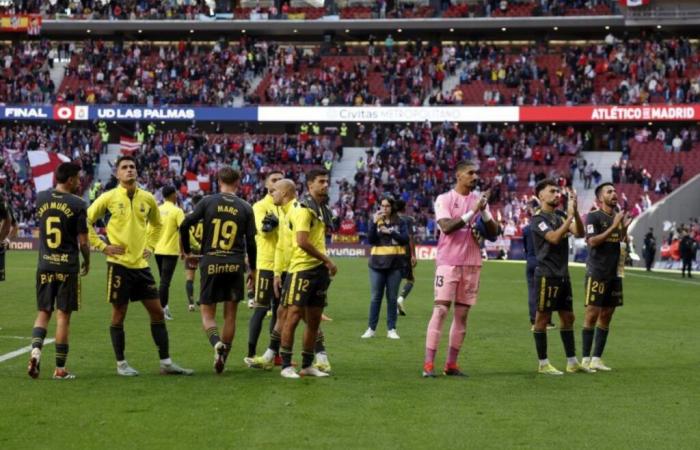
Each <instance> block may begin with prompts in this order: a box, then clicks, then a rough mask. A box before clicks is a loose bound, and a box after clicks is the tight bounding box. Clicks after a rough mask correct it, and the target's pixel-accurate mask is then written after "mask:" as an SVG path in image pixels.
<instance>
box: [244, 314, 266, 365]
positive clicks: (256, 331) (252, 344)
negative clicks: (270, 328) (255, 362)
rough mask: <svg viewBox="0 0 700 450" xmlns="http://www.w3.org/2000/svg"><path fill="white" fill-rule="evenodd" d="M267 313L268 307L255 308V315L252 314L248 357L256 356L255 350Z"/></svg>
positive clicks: (249, 327) (249, 328) (249, 326)
mask: <svg viewBox="0 0 700 450" xmlns="http://www.w3.org/2000/svg"><path fill="white" fill-rule="evenodd" d="M266 314H267V308H255V310H254V311H253V315H252V316H250V324H249V325H248V357H249V358H252V357H253V356H255V350H256V347H257V346H258V339H259V338H260V332H261V331H262V323H263V320H264V319H265V315H266Z"/></svg>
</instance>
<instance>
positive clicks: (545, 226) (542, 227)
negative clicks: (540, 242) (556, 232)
mask: <svg viewBox="0 0 700 450" xmlns="http://www.w3.org/2000/svg"><path fill="white" fill-rule="evenodd" d="M539 227H540V230H541V231H547V230H548V229H549V227H548V226H547V224H546V223H544V222H540V225H539Z"/></svg>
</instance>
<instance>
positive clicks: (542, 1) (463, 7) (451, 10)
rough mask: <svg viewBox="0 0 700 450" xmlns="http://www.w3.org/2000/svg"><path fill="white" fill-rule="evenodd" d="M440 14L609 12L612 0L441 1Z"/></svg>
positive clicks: (450, 15) (480, 15) (445, 15)
mask: <svg viewBox="0 0 700 450" xmlns="http://www.w3.org/2000/svg"><path fill="white" fill-rule="evenodd" d="M442 3H443V9H445V12H444V13H443V17H517V16H535V17H539V16H569V15H575V16H583V15H603V14H613V13H615V12H616V11H617V5H616V2H615V1H614V0H530V1H527V0H480V1H479V2H476V3H475V4H472V5H470V4H467V3H465V2H450V1H443V2H442Z"/></svg>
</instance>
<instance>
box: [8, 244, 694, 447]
mask: <svg viewBox="0 0 700 450" xmlns="http://www.w3.org/2000/svg"><path fill="white" fill-rule="evenodd" d="M7 256H8V260H7V281H5V282H4V283H3V284H0V288H1V290H0V292H1V293H0V327H2V330H0V355H4V354H7V353H9V352H11V351H14V350H17V349H19V348H20V347H24V346H26V345H29V343H30V339H29V338H28V337H29V336H30V334H31V327H32V323H33V319H34V314H35V312H34V310H35V300H34V271H35V268H36V254H34V253H30V252H14V253H8V255H7ZM337 262H338V265H339V269H340V271H339V274H338V276H337V277H336V279H335V281H334V283H333V285H332V288H331V291H330V298H329V303H330V306H329V308H328V310H327V312H328V314H329V315H330V316H332V317H333V319H334V321H333V322H330V323H324V328H325V333H326V336H327V345H328V350H329V355H330V358H331V362H332V364H333V369H334V372H335V374H334V376H333V377H331V378H327V379H302V380H285V379H282V378H281V377H280V376H279V372H278V371H277V370H275V371H272V372H260V371H256V370H252V369H248V368H246V367H245V366H244V365H243V363H242V358H243V356H245V354H244V353H245V346H246V341H247V332H248V325H247V323H248V317H249V315H250V314H249V310H248V309H247V308H246V307H245V306H244V305H241V308H240V309H239V312H240V317H239V321H238V325H239V329H238V333H237V337H236V340H235V342H234V349H233V351H232V353H231V358H229V364H228V366H227V370H226V372H224V374H223V375H220V376H216V375H215V374H214V373H213V371H212V368H211V366H212V360H213V356H212V355H213V352H212V350H211V347H210V346H209V343H208V341H207V339H206V337H205V334H204V332H203V331H202V330H201V327H200V324H199V315H198V313H188V312H187V311H186V308H185V303H186V302H185V295H184V281H183V276H182V270H181V267H180V266H179V267H178V271H177V275H176V278H175V280H174V285H173V288H172V294H171V304H172V305H173V306H171V308H172V310H173V315H174V317H175V320H173V321H171V322H168V328H169V331H170V338H171V353H172V357H173V359H174V360H175V361H176V362H178V363H180V364H182V365H183V366H185V367H191V368H194V369H195V371H196V373H195V376H193V377H163V376H160V375H158V360H157V352H156V349H155V346H154V344H153V342H152V340H151V336H150V332H149V325H148V320H147V315H146V313H145V311H144V310H143V308H142V307H141V306H140V305H138V304H134V305H132V307H131V311H130V312H129V316H128V318H127V321H126V327H125V328H126V333H127V334H126V337H127V358H128V359H129V362H130V363H131V365H132V366H134V367H135V368H137V369H139V370H140V371H141V376H140V377H137V378H133V379H125V378H121V377H118V376H117V375H116V373H115V364H114V357H113V353H112V348H111V344H110V339H109V332H108V326H109V305H108V304H107V303H106V300H105V264H104V261H103V259H102V258H101V257H100V256H99V255H95V256H94V262H93V265H92V272H91V274H90V275H89V276H88V278H87V279H84V282H83V309H82V310H81V311H80V312H79V313H77V314H76V315H75V316H74V319H73V324H72V336H71V342H70V355H69V360H68V367H69V368H70V369H71V370H72V371H74V372H75V373H76V374H77V375H78V379H76V380H74V381H68V382H64V381H54V380H51V378H50V375H51V373H52V371H53V357H54V346H53V345H47V346H46V347H45V351H44V358H43V360H42V361H43V371H42V374H41V377H40V379H38V380H31V379H30V378H29V377H28V376H27V375H26V372H25V370H26V362H27V357H28V355H27V354H24V355H21V356H19V357H16V358H13V359H10V360H7V361H5V362H2V363H0V400H1V403H0V405H1V408H2V409H1V412H0V417H1V420H0V449H16V448H49V447H51V448H91V449H92V448H119V449H122V448H129V447H131V448H149V449H150V448H234V447H242V446H244V447H246V448H272V447H281V448H331V447H335V448H382V449H385V448H447V447H451V448H477V449H480V448H611V449H613V448H614V449H618V448H633V449H639V448H673V449H680V448H688V449H690V448H698V447H699V446H700V431H698V424H699V423H700V412H699V411H700V408H699V407H698V401H699V400H700V384H699V382H698V362H699V359H700V353H699V352H698V317H699V315H698V311H699V304H698V301H700V295H699V294H700V283H699V282H697V281H683V280H681V279H680V276H679V275H666V274H651V275H649V274H646V273H630V274H629V275H628V276H627V278H626V279H625V288H624V289H625V307H624V308H622V309H621V310H620V311H619V312H618V315H616V317H615V320H614V322H613V327H612V329H611V334H610V338H609V340H608V346H607V349H606V355H605V356H606V357H605V360H606V362H607V363H608V364H609V365H610V366H612V367H613V368H614V371H613V372H611V373H598V374H592V375H588V374H575V375H565V376H563V377H557V378H552V377H545V376H540V375H537V374H536V373H535V368H536V356H535V349H534V343H533V340H532V336H531V333H530V331H529V323H528V321H527V312H526V311H527V305H526V289H525V282H524V279H523V275H524V267H523V266H522V265H520V264H510V263H497V262H488V263H486V265H485V266H484V269H483V272H482V281H481V293H480V297H479V303H478V305H477V307H476V308H475V309H474V310H473V311H472V313H471V314H472V315H471V318H470V321H469V326H468V333H467V340H466V344H465V347H464V349H463V353H462V354H461V356H460V364H461V366H462V368H463V369H465V370H466V371H467V372H468V373H469V375H470V377H469V378H468V379H452V378H450V379H448V378H446V377H439V378H438V379H422V378H421V377H420V370H421V365H422V358H423V345H424V338H425V329H426V325H427V321H428V318H429V316H430V313H431V303H432V299H431V296H432V289H431V284H432V273H433V265H432V263H427V262H422V263H420V264H419V267H418V271H417V284H416V288H415V289H414V291H413V293H412V295H411V297H410V298H409V300H408V303H407V309H408V314H409V315H408V316H407V317H405V318H400V321H399V327H398V331H399V334H400V335H401V340H399V341H390V340H388V339H386V337H385V334H386V329H385V319H384V318H385V315H384V312H383V313H382V321H381V322H380V327H379V329H378V336H379V337H378V338H375V339H371V340H367V341H365V340H361V339H359V336H360V334H362V332H363V331H364V330H365V329H366V327H367V325H366V321H367V310H368V302H369V300H368V292H369V286H368V276H367V268H366V261H365V260H350V259H345V260H338V261H337ZM571 272H572V279H573V280H574V288H575V304H576V305H577V306H576V313H577V314H578V316H579V319H578V320H577V333H576V341H577V349H579V351H580V332H579V331H580V324H581V317H582V312H583V308H582V291H583V271H582V269H581V268H578V267H577V268H573V269H572V271H571ZM447 326H449V324H446V327H447ZM446 331H447V330H444V333H443V338H444V339H443V341H444V342H443V346H442V348H441V351H440V353H439V354H438V363H439V364H442V362H443V361H444V357H445V351H444V349H445V346H446ZM49 336H53V323H52V325H51V327H50V330H49ZM549 336H550V338H549V343H550V359H551V360H552V362H553V364H554V365H555V366H556V367H559V368H563V366H564V360H565V358H564V354H563V349H562V345H561V341H560V339H559V333H558V332H556V330H555V331H554V332H550V333H549ZM267 341H268V338H267V336H266V335H265V334H264V335H263V336H262V338H261V341H260V344H259V353H261V352H262V351H263V349H264V347H265V346H266V344H267ZM298 349H299V345H297V349H296V350H297V351H298ZM297 354H298V353H297Z"/></svg>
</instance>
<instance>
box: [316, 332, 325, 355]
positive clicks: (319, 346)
mask: <svg viewBox="0 0 700 450" xmlns="http://www.w3.org/2000/svg"><path fill="white" fill-rule="evenodd" d="M325 351H326V341H325V336H324V335H323V331H321V330H318V334H317V335H316V344H315V345H314V352H315V353H321V352H325Z"/></svg>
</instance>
